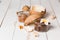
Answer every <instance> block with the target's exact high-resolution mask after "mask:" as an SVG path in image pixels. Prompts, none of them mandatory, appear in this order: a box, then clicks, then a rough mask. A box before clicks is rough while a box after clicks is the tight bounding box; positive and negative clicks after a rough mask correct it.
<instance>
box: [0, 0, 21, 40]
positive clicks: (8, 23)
mask: <svg viewBox="0 0 60 40" xmlns="http://www.w3.org/2000/svg"><path fill="white" fill-rule="evenodd" d="M15 4H16V5H17V6H16V7H15V6H14V5H15ZM19 5H20V0H13V1H12V3H11V6H10V8H11V9H9V10H8V12H7V15H6V17H5V19H4V21H3V24H2V26H1V28H0V33H1V34H0V40H12V38H13V32H14V30H15V26H14V23H15V20H16V11H17V10H18V8H19ZM12 7H14V9H13V8H12Z"/></svg>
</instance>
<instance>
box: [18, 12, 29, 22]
mask: <svg viewBox="0 0 60 40" xmlns="http://www.w3.org/2000/svg"><path fill="white" fill-rule="evenodd" d="M17 16H18V21H19V22H24V21H25V19H26V18H27V16H28V15H27V12H24V11H19V12H17Z"/></svg>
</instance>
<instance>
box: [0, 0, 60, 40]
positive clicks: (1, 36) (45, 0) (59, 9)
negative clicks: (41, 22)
mask: <svg viewBox="0 0 60 40" xmlns="http://www.w3.org/2000/svg"><path fill="white" fill-rule="evenodd" d="M24 5H29V6H30V5H42V6H44V7H45V8H46V10H47V14H48V15H49V16H50V15H55V16H56V19H54V20H51V19H49V18H48V17H49V16H47V17H46V18H47V19H49V20H50V22H51V25H52V27H51V29H50V30H49V31H48V32H40V33H39V35H40V36H39V38H38V40H60V1H59V0H0V40H27V35H28V33H27V32H25V30H22V31H20V29H19V27H18V26H16V25H17V24H18V22H17V15H16V12H17V11H20V10H21V8H22V6H24ZM21 25H22V24H21ZM32 40H35V39H32Z"/></svg>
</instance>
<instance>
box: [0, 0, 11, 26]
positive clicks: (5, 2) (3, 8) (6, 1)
mask: <svg viewBox="0 0 60 40" xmlns="http://www.w3.org/2000/svg"><path fill="white" fill-rule="evenodd" d="M10 1H11V0H1V3H0V25H1V22H2V20H3V17H4V15H5V14H6V12H7V10H8V6H9V5H10Z"/></svg>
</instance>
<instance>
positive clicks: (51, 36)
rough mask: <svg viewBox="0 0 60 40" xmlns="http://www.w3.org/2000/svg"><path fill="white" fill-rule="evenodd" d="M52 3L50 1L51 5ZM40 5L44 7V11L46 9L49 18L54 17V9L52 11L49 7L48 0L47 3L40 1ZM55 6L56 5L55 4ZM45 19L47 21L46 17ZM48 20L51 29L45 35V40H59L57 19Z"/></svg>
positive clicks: (44, 0)
mask: <svg viewBox="0 0 60 40" xmlns="http://www.w3.org/2000/svg"><path fill="white" fill-rule="evenodd" d="M50 1H52V0H50ZM53 2H54V1H52V3H53ZM41 4H42V5H43V6H45V7H46V9H47V13H48V14H49V16H50V15H56V14H55V11H54V10H55V9H53V8H52V7H51V4H50V3H49V0H48V1H47V0H42V1H41ZM55 4H56V3H55ZM57 11H58V10H57ZM56 17H57V15H56ZM47 19H49V18H48V17H47ZM49 20H50V22H51V26H52V27H51V29H50V30H49V31H48V32H47V33H46V34H47V40H60V38H59V37H60V35H59V33H60V32H59V31H60V26H59V23H58V20H57V19H55V20H52V19H49Z"/></svg>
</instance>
